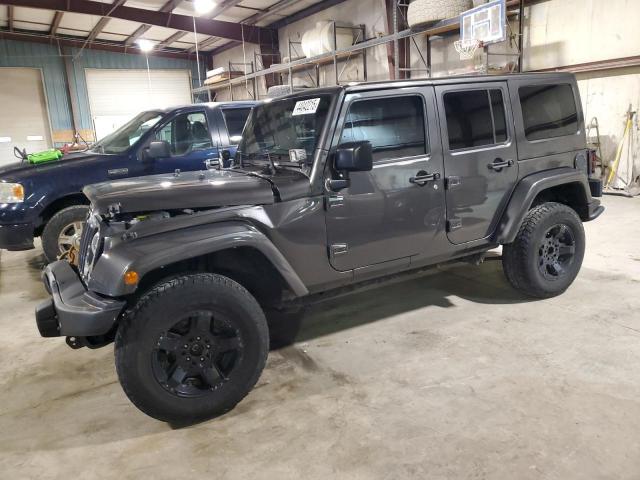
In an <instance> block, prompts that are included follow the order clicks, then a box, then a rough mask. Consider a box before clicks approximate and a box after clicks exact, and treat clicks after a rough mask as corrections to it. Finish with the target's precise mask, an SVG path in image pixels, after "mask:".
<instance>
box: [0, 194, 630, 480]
mask: <svg viewBox="0 0 640 480" xmlns="http://www.w3.org/2000/svg"><path fill="white" fill-rule="evenodd" d="M604 203H605V204H606V206H607V211H606V212H605V214H604V216H603V217H601V219H599V220H598V221H597V222H593V223H591V224H587V225H586V229H587V237H588V247H587V256H586V259H585V263H584V266H583V269H582V272H581V274H580V276H579V277H578V279H577V280H576V282H575V284H574V285H573V287H572V288H571V289H570V290H569V291H568V292H567V293H566V294H564V295H562V296H561V297H559V298H555V299H551V300H545V301H531V300H529V299H525V298H522V297H521V296H519V295H518V294H516V293H514V291H513V290H511V288H510V287H509V286H508V285H507V283H506V281H505V280H504V278H503V276H502V271H501V268H500V263H499V262H496V261H490V262H485V263H484V264H483V265H482V266H480V267H471V266H466V265H465V266H455V267H453V268H448V269H442V270H440V271H437V272H435V273H434V274H432V275H428V276H425V277H422V278H419V279H414V280H410V281H404V282H402V283H395V284H393V285H386V286H383V287H380V288H378V289H376V290H371V291H367V292H363V293H359V294H356V295H352V296H350V297H346V298H343V299H341V300H339V301H334V302H332V303H329V304H325V305H323V306H322V307H321V308H316V309H315V311H314V312H312V313H311V314H310V315H309V317H308V319H307V320H306V323H305V328H304V330H303V332H302V339H301V340H300V342H299V343H298V344H296V345H295V346H293V347H289V348H287V349H284V350H281V351H278V352H272V354H271V355H270V358H269V362H268V365H267V368H266V369H265V372H264V374H263V376H262V378H261V380H260V381H259V383H258V386H257V387H256V389H255V390H254V391H253V392H252V393H251V394H250V395H249V396H248V397H247V398H246V399H245V401H243V402H242V403H241V404H240V405H239V406H238V407H237V408H236V409H235V410H234V411H232V412H231V413H229V414H228V415H226V416H224V417H222V418H219V419H215V420H212V421H209V422H206V423H203V424H200V425H197V426H193V427H189V428H184V429H179V430H172V429H171V427H169V426H168V425H166V424H163V423H159V422H156V421H154V420H152V419H150V418H148V417H146V416H145V415H143V414H142V413H140V412H139V411H138V410H136V409H135V408H134V407H133V406H132V405H131V404H130V403H129V401H128V400H127V398H126V397H125V395H124V393H123V392H122V390H121V389H120V386H119V384H118V383H117V379H116V375H115V371H114V366H113V350H112V348H111V347H108V348H104V349H102V350H97V351H91V350H87V349H83V350H79V351H72V350H71V349H69V348H68V347H67V346H66V345H65V343H64V340H63V339H42V338H40V337H39V336H38V333H37V330H36V327H35V324H34V320H33V309H34V306H35V304H36V303H37V302H38V301H39V300H40V299H42V298H45V292H44V290H43V288H42V286H41V284H40V282H39V279H38V269H39V268H40V266H41V265H40V264H41V256H40V255H39V252H38V251H30V252H25V253H7V252H4V254H3V255H2V259H1V266H0V272H1V274H0V306H1V311H0V472H1V473H0V477H2V478H11V479H23V478H38V479H46V478H82V479H91V478H104V477H113V478H115V477H118V478H122V479H126V478H132V479H138V478H151V475H153V476H154V477H155V478H185V476H188V477H191V478H194V477H195V476H204V478H230V479H231V478H305V479H315V478H318V479H323V480H325V479H327V478H350V479H351V478H361V479H378V478H379V479H383V478H384V479H393V478H429V479H439V478H474V479H482V478H491V479H501V478H504V479H509V480H512V479H519V480H521V479H529V478H536V479H538V478H543V479H563V480H565V479H569V478H590V479H594V478H612V479H613V478H615V479H624V478H629V479H631V478H635V479H637V478H639V477H640V361H639V360H640V199H626V198H620V197H606V198H605V199H604ZM201 478H202V477H201Z"/></svg>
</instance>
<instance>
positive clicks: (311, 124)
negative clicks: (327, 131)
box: [237, 94, 332, 165]
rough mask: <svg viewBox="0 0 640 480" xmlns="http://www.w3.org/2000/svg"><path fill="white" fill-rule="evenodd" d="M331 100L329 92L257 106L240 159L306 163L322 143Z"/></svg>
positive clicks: (239, 153) (243, 162)
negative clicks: (322, 134)
mask: <svg viewBox="0 0 640 480" xmlns="http://www.w3.org/2000/svg"><path fill="white" fill-rule="evenodd" d="M331 99H332V96H331V95H327V94H321V95H318V94H316V95H308V96H296V97H295V98H283V99H278V100H273V101H271V102H269V103H264V104H262V105H259V106H257V107H255V108H254V109H253V111H252V112H251V115H250V116H249V119H248V120H247V125H246V126H245V128H244V131H243V133H242V140H241V142H240V145H239V146H238V157H237V160H239V161H240V162H241V163H242V164H248V163H251V162H253V161H254V160H258V161H268V160H269V159H271V160H272V161H274V162H276V163H279V164H293V165H306V164H307V163H308V162H309V161H311V160H312V158H313V153H314V151H315V149H316V147H317V145H318V140H319V138H320V134H321V132H322V129H323V128H324V125H325V123H326V121H327V113H328V111H329V106H330V105H331Z"/></svg>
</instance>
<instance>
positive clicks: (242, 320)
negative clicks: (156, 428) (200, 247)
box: [115, 273, 269, 425]
mask: <svg viewBox="0 0 640 480" xmlns="http://www.w3.org/2000/svg"><path fill="white" fill-rule="evenodd" d="M199 309H212V310H216V311H221V312H223V313H225V314H226V315H228V316H229V317H230V318H232V319H233V322H234V323H235V325H234V326H235V327H237V328H238V329H239V332H240V333H241V336H242V343H243V354H242V360H241V361H240V362H239V364H238V366H237V370H233V372H232V375H230V376H229V379H228V380H227V382H226V383H225V384H223V385H222V387H221V388H219V389H217V390H215V391H213V390H212V391H211V392H206V393H205V394H204V396H199V397H194V398H190V397H180V396H178V395H175V394H173V393H171V392H169V391H167V390H166V389H165V388H163V386H162V385H161V384H160V383H159V381H158V380H157V379H156V377H155V375H154V371H153V360H152V352H153V351H154V348H155V341H156V340H155V339H156V338H157V337H156V336H157V335H158V334H160V333H159V332H162V331H165V330H168V329H169V328H170V327H171V325H173V322H175V318H179V317H180V316H181V315H184V314H185V312H187V311H191V310H199ZM268 353H269V332H268V328H267V322H266V319H265V316H264V313H263V311H262V309H261V308H260V305H258V302H257V301H256V300H255V298H254V297H253V296H251V294H250V293H249V292H248V291H247V290H246V289H245V288H244V287H242V286H241V285H240V284H238V283H236V282H235V281H233V280H231V279H229V278H227V277H224V276H222V275H216V274H208V273H201V274H192V275H184V276H179V277H176V278H172V279H169V280H166V281H163V282H161V283H159V284H158V285H156V286H155V287H153V288H151V289H150V290H149V291H148V292H147V293H145V294H144V295H142V297H141V298H140V299H139V300H138V301H137V302H136V303H135V305H133V306H132V307H131V308H130V309H128V310H127V311H126V312H125V314H124V317H123V319H122V321H121V322H120V325H119V327H118V331H117V333H116V338H115V363H116V371H117V373H118V378H119V380H120V384H121V385H122V388H123V390H124V392H125V393H126V395H127V396H128V397H129V399H130V400H131V401H132V402H133V404H134V405H135V406H136V407H138V408H139V409H140V410H142V411H143V412H144V413H146V414H147V415H149V416H151V417H153V418H155V419H158V420H161V421H165V422H169V423H172V424H180V425H184V424H191V423H194V422H197V421H201V420H204V419H207V418H212V417H215V416H218V415H221V414H224V413H226V412H228V411H229V410H231V409H232V408H233V407H234V406H235V405H236V404H237V403H238V402H240V401H241V400H242V399H243V398H244V397H245V396H246V395H247V394H248V393H249V392H250V391H251V389H252V388H253V387H254V385H255V384H256V382H257V381H258V378H259V377H260V374H261V373H262V370H263V368H264V365H265V362H266V360H267V355H268Z"/></svg>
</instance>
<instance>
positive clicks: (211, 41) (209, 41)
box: [187, 37, 220, 53]
mask: <svg viewBox="0 0 640 480" xmlns="http://www.w3.org/2000/svg"><path fill="white" fill-rule="evenodd" d="M218 41H220V39H219V38H218V37H209V38H207V39H206V40H203V41H202V42H198V50H200V49H202V48H205V47H208V46H210V45H213V44H214V43H216V42H218ZM195 51H196V47H195V46H193V47H191V48H189V49H188V50H187V52H189V53H195Z"/></svg>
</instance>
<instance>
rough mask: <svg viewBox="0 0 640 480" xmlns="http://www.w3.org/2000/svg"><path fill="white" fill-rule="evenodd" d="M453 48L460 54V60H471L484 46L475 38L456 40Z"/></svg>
mask: <svg viewBox="0 0 640 480" xmlns="http://www.w3.org/2000/svg"><path fill="white" fill-rule="evenodd" d="M453 46H454V47H455V48H456V52H458V53H459V54H460V60H470V59H472V58H473V56H474V55H475V53H476V50H477V49H478V48H479V47H481V46H482V42H481V41H480V40H476V39H474V38H472V39H470V40H456V41H455V42H454V43H453Z"/></svg>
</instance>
